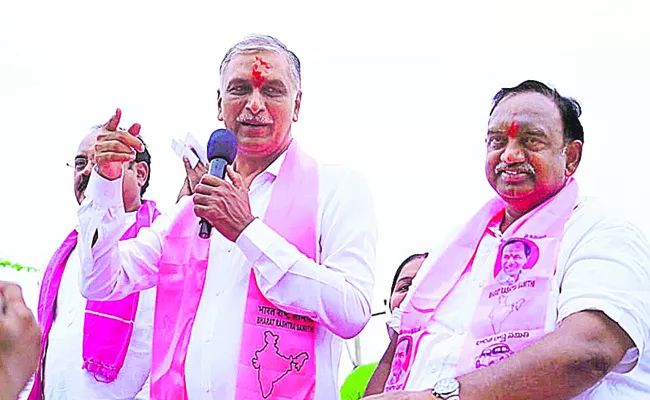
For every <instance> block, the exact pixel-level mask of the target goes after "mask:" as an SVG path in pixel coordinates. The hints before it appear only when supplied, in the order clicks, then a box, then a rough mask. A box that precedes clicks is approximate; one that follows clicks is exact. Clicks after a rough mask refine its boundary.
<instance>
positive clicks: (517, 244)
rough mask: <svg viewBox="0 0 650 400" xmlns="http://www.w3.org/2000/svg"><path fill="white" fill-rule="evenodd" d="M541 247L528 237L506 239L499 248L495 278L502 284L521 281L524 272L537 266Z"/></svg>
mask: <svg viewBox="0 0 650 400" xmlns="http://www.w3.org/2000/svg"><path fill="white" fill-rule="evenodd" d="M538 259H539V248H538V247H537V245H535V243H533V242H532V241H530V240H528V239H523V238H513V239H509V240H507V241H505V242H504V243H503V244H502V245H501V248H500V249H499V255H498V257H497V261H496V265H495V269H494V272H495V278H496V280H497V282H499V283H501V284H514V283H517V282H519V280H520V277H521V275H522V272H523V271H524V270H529V269H531V268H533V267H534V266H535V264H536V263H537V260H538Z"/></svg>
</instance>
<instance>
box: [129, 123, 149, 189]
mask: <svg viewBox="0 0 650 400" xmlns="http://www.w3.org/2000/svg"><path fill="white" fill-rule="evenodd" d="M136 138H138V140H139V141H141V142H142V144H143V146H144V150H142V151H141V152H136V153H135V160H133V162H136V163H139V162H145V163H146V164H147V167H148V168H147V169H148V170H149V172H148V173H147V179H146V180H145V181H144V184H143V185H142V187H141V188H140V197H141V198H142V196H144V192H146V191H147V188H148V187H149V179H150V178H151V154H149V149H148V148H147V144H146V143H145V142H144V139H143V138H142V136H140V135H138V136H136Z"/></svg>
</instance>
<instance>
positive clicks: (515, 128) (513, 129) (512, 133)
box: [508, 114, 519, 138]
mask: <svg viewBox="0 0 650 400" xmlns="http://www.w3.org/2000/svg"><path fill="white" fill-rule="evenodd" d="M516 115H517V114H515V115H513V117H514V116H516ZM517 132H519V124H518V123H517V121H515V120H513V121H512V123H511V124H510V127H509V128H508V136H509V137H511V138H514V137H516V136H517Z"/></svg>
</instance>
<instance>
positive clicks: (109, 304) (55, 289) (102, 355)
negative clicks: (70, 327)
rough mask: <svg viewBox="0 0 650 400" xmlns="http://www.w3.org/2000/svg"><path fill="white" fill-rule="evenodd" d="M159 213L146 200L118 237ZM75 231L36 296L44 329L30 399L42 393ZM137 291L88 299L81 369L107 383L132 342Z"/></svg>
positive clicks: (127, 236)
mask: <svg viewBox="0 0 650 400" xmlns="http://www.w3.org/2000/svg"><path fill="white" fill-rule="evenodd" d="M158 215H160V212H159V211H158V210H157V209H156V203H154V202H153V201H149V200H146V201H144V202H143V203H142V205H141V206H140V208H139V209H138V211H137V214H136V220H135V223H134V224H133V225H132V226H131V227H130V228H129V229H127V231H126V232H124V235H122V238H121V239H120V240H126V239H131V238H134V237H136V236H137V234H138V232H139V231H140V229H141V228H143V227H148V226H150V225H151V223H152V222H153V221H154V220H155V219H156V217H158ZM77 238H78V233H77V231H72V232H71V233H70V234H69V235H68V237H67V238H66V239H65V240H64V241H63V244H61V246H60V247H59V248H58V249H57V251H56V252H55V253H54V255H53V256H52V258H51V259H50V262H49V264H48V265H47V268H46V269H45V273H44V276H43V282H42V283H41V291H40V296H39V299H38V322H39V324H40V326H41V329H42V331H43V336H42V339H41V359H40V362H39V365H38V369H37V371H36V374H35V376H34V385H33V387H32V390H31V392H30V394H29V398H28V399H29V400H37V399H40V398H41V397H42V395H43V389H44V382H43V367H44V361H45V355H46V351H47V345H48V336H49V334H50V330H51V329H52V323H53V321H54V308H55V306H56V298H57V295H58V293H59V287H60V285H61V279H62V278H63V271H64V269H65V266H66V264H67V261H68V258H69V257H70V253H72V250H73V249H74V248H75V247H76V245H77ZM138 299H139V294H138V293H134V294H131V295H129V296H127V297H125V298H124V299H121V300H116V301H90V300H89V301H87V302H86V313H85V315H84V332H83V350H82V356H83V361H84V363H83V365H82V366H81V367H82V368H83V369H85V370H87V371H88V372H90V373H91V374H93V376H94V377H95V379H96V380H97V381H98V382H106V383H110V382H113V381H114V380H115V379H117V375H118V374H119V372H120V370H121V369H122V367H123V366H124V360H125V358H126V353H127V351H128V349H129V343H130V342H131V335H132V333H133V322H134V321H135V315H136V312H137V310H138Z"/></svg>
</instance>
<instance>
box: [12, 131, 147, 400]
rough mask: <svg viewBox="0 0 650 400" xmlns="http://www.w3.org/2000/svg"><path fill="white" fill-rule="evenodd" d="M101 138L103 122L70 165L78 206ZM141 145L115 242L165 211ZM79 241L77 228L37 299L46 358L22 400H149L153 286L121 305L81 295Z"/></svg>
mask: <svg viewBox="0 0 650 400" xmlns="http://www.w3.org/2000/svg"><path fill="white" fill-rule="evenodd" d="M111 123H112V124H115V125H116V124H117V122H116V121H112V122H111ZM109 128H110V127H109ZM139 130H140V127H139V125H134V126H133V127H132V128H131V131H132V132H134V133H137V132H139ZM101 134H102V126H101V125H99V126H96V127H93V128H92V129H91V130H90V131H89V132H88V134H87V135H86V136H85V137H84V138H83V140H82V141H81V143H80V144H79V148H78V149H77V154H76V156H75V158H74V161H73V162H71V163H70V164H69V166H70V167H72V168H73V183H74V195H75V197H76V199H77V202H78V203H79V204H81V203H82V202H83V200H84V199H85V197H86V195H87V189H88V188H87V185H88V182H89V178H90V172H91V171H92V168H93V166H94V165H95V162H96V151H95V144H96V142H97V140H98V138H99V137H100V136H101ZM140 139H141V138H140ZM140 143H141V144H142V148H141V149H140V150H141V151H139V152H137V153H135V154H134V159H133V160H132V161H130V162H129V163H127V164H126V165H125V166H124V179H123V181H122V185H121V186H120V187H118V188H116V190H118V191H119V193H121V194H122V195H121V196H120V197H121V199H123V200H122V201H123V202H122V208H123V210H124V214H123V218H124V220H123V225H122V226H121V227H120V228H119V229H118V230H117V231H115V232H114V234H115V235H116V236H117V239H120V238H122V239H125V238H128V237H134V236H135V235H136V234H137V232H138V230H139V229H141V228H142V227H145V226H149V225H150V224H151V223H152V221H153V220H154V219H155V218H156V217H157V216H158V215H159V214H160V213H159V212H158V211H157V210H156V206H155V203H153V202H152V201H149V200H143V199H142V196H143V195H144V193H145V191H146V190H147V187H148V186H149V171H150V168H151V155H150V154H149V150H147V148H146V147H144V142H140ZM78 237H79V230H78V228H75V229H74V230H73V231H72V232H71V233H70V234H69V235H68V237H67V238H66V239H65V240H64V241H63V243H62V244H61V246H60V247H59V249H58V250H57V251H56V252H55V253H54V255H53V256H52V258H51V259H50V262H49V263H48V265H47V267H46V268H45V272H44V276H43V279H42V282H41V290H40V296H39V300H38V322H39V324H40V326H41V329H42V330H43V340H42V343H41V357H40V362H39V364H38V371H37V373H36V376H35V379H34V381H33V386H32V387H31V389H29V390H26V391H25V392H24V394H23V396H26V395H27V393H29V400H40V399H45V400H57V399H68V400H75V399H79V400H82V399H83V400H85V399H107V400H110V399H127V398H128V399H133V398H137V399H148V398H149V386H148V378H149V372H150V369H151V340H152V332H151V330H152V327H153V311H154V310H153V306H154V302H155V298H156V292H155V289H151V290H146V291H143V292H142V293H135V294H133V295H131V296H128V297H126V298H124V299H122V300H120V301H88V300H86V299H85V298H83V296H82V295H81V290H80V288H79V268H80V263H79V247H78ZM21 398H23V397H21Z"/></svg>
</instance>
